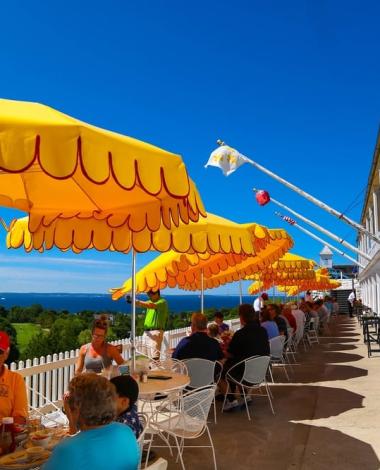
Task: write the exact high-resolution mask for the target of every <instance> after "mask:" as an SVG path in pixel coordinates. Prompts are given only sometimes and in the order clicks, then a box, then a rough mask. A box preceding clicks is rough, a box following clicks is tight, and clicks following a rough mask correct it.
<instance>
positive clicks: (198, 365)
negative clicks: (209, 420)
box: [182, 358, 223, 424]
mask: <svg viewBox="0 0 380 470" xmlns="http://www.w3.org/2000/svg"><path fill="white" fill-rule="evenodd" d="M182 362H184V364H185V365H186V368H187V370H188V374H189V376H190V383H189V385H188V386H187V387H188V388H192V389H195V388H201V387H205V386H206V385H213V384H215V385H217V384H218V382H219V380H220V376H221V375H222V370H223V365H222V364H221V363H220V362H219V361H209V360H208V359H201V358H191V359H186V360H184V361H182ZM213 407H214V421H215V424H216V403H215V396H214V400H213Z"/></svg>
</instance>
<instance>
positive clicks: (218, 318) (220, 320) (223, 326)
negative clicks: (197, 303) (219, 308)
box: [214, 312, 230, 335]
mask: <svg viewBox="0 0 380 470" xmlns="http://www.w3.org/2000/svg"><path fill="white" fill-rule="evenodd" d="M214 322H215V323H216V324H217V325H218V329H219V335H221V334H223V333H224V332H225V331H228V330H229V329H230V327H229V326H228V325H227V323H224V315H223V313H222V312H215V315H214Z"/></svg>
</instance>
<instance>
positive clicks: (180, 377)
mask: <svg viewBox="0 0 380 470" xmlns="http://www.w3.org/2000/svg"><path fill="white" fill-rule="evenodd" d="M157 375H158V376H160V375H165V376H167V377H170V379H166V380H162V379H161V380H160V379H150V378H149V377H152V376H157ZM189 383H190V377H189V376H188V375H185V374H177V373H176V372H172V371H171V370H166V369H160V370H151V371H149V374H148V381H147V382H145V383H144V382H139V390H140V395H148V394H155V393H168V392H173V391H175V390H182V389H184V388H185V387H186V386H187V385H189Z"/></svg>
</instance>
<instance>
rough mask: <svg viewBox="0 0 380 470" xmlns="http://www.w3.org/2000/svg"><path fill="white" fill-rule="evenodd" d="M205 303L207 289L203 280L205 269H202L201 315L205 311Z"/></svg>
mask: <svg viewBox="0 0 380 470" xmlns="http://www.w3.org/2000/svg"><path fill="white" fill-rule="evenodd" d="M204 303H205V287H204V279H203V269H201V313H203V311H204Z"/></svg>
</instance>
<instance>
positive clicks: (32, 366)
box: [10, 320, 240, 411]
mask: <svg viewBox="0 0 380 470" xmlns="http://www.w3.org/2000/svg"><path fill="white" fill-rule="evenodd" d="M226 323H227V324H229V326H230V328H231V329H232V330H234V331H235V330H236V329H238V328H239V326H240V322H239V320H226ZM189 332H190V329H189V328H178V329H175V330H169V331H165V334H164V340H163V346H162V347H163V350H167V349H172V348H175V347H176V346H177V344H178V343H179V341H180V340H181V339H182V338H183V337H185V336H186V335H187V334H189ZM136 342H137V343H142V342H143V337H142V336H139V337H137V338H136ZM112 344H114V345H122V356H123V358H124V359H125V360H128V359H130V351H131V343H130V340H129V339H122V340H118V341H113V342H112ZM78 354H79V349H76V350H75V351H74V350H72V351H66V352H61V353H59V354H52V355H48V356H46V357H44V356H41V357H40V358H34V359H33V360H31V359H28V360H26V361H19V362H17V363H16V362H12V364H11V365H10V369H11V370H13V371H17V372H19V373H20V374H21V375H22V376H23V377H24V379H25V383H26V386H27V391H28V400H29V404H30V406H32V407H33V408H38V409H46V411H50V409H51V404H54V405H56V406H60V405H61V403H62V396H63V394H64V393H65V391H66V390H67V389H68V384H69V382H70V380H71V379H72V377H74V372H75V370H74V369H75V363H76V360H77V358H78Z"/></svg>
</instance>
